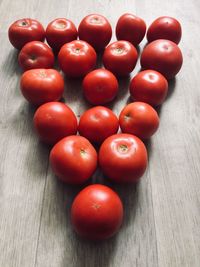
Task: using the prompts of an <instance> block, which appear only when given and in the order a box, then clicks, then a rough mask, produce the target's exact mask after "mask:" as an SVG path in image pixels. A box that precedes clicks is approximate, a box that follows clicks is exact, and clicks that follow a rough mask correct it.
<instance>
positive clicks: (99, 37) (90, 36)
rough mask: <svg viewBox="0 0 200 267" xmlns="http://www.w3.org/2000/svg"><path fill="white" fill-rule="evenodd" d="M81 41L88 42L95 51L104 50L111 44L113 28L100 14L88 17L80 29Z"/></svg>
mask: <svg viewBox="0 0 200 267" xmlns="http://www.w3.org/2000/svg"><path fill="white" fill-rule="evenodd" d="M78 35H79V38H80V40H84V41H86V42H88V43H89V44H90V45H91V46H93V47H94V49H95V50H97V51H99V50H103V49H104V48H105V47H106V45H107V44H108V43H109V42H110V39H111V36H112V28H111V25H110V23H109V22H108V20H107V19H106V18H105V17H104V16H102V15H99V14H91V15H88V16H86V17H85V18H84V19H83V20H82V21H81V23H80V25H79V27H78Z"/></svg>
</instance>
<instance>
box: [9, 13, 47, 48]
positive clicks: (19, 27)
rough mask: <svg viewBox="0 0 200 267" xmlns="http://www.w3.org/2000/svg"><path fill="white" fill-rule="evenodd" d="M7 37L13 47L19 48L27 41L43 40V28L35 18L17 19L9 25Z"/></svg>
mask: <svg viewBox="0 0 200 267" xmlns="http://www.w3.org/2000/svg"><path fill="white" fill-rule="evenodd" d="M8 37H9V40H10V42H11V44H12V45H13V46H14V47H15V48H17V49H21V48H22V47H23V46H24V45H25V44H26V43H28V42H31V41H41V42H42V41H44V38H45V30H44V28H43V26H42V24H41V23H40V22H39V21H37V20H35V19H30V18H25V19H19V20H17V21H15V22H14V23H13V24H11V25H10V27H9V30H8Z"/></svg>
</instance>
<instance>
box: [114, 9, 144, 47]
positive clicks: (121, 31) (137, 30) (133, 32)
mask: <svg viewBox="0 0 200 267" xmlns="http://www.w3.org/2000/svg"><path fill="white" fill-rule="evenodd" d="M145 32H146V23H145V22H144V20H143V19H141V18H139V17H136V16H134V15H133V14H129V13H126V14H124V15H122V16H121V17H120V18H119V20H118V21H117V26H116V37H117V40H126V41H129V42H130V43H132V44H133V45H134V46H137V45H138V44H139V43H140V42H141V41H142V39H143V38H144V35H145Z"/></svg>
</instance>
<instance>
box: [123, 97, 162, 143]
mask: <svg viewBox="0 0 200 267" xmlns="http://www.w3.org/2000/svg"><path fill="white" fill-rule="evenodd" d="M119 124H120V128H121V130H122V132H123V133H129V134H134V135H136V136H137V137H139V138H141V139H147V138H150V137H151V136H152V135H153V134H154V133H155V132H156V131H157V129H158V127H159V117H158V114H157V112H156V111H155V109H154V108H153V107H152V106H150V105H149V104H147V103H144V102H133V103H130V104H128V105H127V106H125V107H124V108H123V109H122V111H121V113H120V115H119Z"/></svg>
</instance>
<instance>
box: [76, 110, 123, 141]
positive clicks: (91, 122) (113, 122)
mask: <svg viewBox="0 0 200 267" xmlns="http://www.w3.org/2000/svg"><path fill="white" fill-rule="evenodd" d="M118 128H119V121H118V118H117V116H116V115H115V114H114V113H113V112H112V110H110V109H108V108H106V107H101V106H97V107H94V108H91V109H88V110H87V111H85V113H83V115H82V116H81V118H80V122H79V126H78V131H79V133H80V134H81V135H82V136H84V137H86V138H87V139H88V140H89V141H90V142H92V143H102V142H103V141H104V140H105V139H106V138H107V137H108V136H110V135H113V134H115V133H117V131H118Z"/></svg>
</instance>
